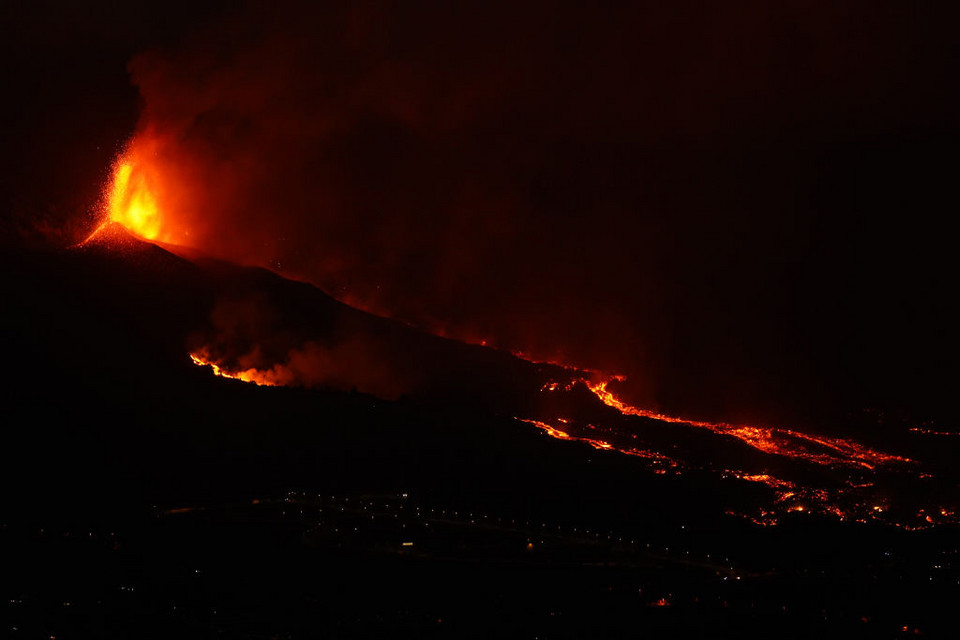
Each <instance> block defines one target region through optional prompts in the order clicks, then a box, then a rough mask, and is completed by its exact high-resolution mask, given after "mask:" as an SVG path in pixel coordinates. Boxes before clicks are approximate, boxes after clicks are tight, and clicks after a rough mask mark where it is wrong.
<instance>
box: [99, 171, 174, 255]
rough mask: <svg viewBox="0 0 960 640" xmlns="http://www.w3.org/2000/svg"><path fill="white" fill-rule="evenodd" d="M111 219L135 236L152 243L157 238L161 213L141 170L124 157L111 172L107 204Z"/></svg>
mask: <svg viewBox="0 0 960 640" xmlns="http://www.w3.org/2000/svg"><path fill="white" fill-rule="evenodd" d="M107 207H108V212H109V214H110V220H111V221H112V222H117V223H120V224H121V225H123V226H124V227H126V228H127V229H128V230H130V231H131V232H133V233H135V234H136V235H138V236H140V237H142V238H146V239H147V240H155V239H156V238H157V236H159V235H160V222H161V220H160V210H159V207H158V206H157V198H156V195H155V194H154V193H153V190H152V189H151V188H150V184H149V180H148V179H147V176H146V175H145V174H144V172H143V171H142V170H138V168H137V167H136V166H135V165H134V163H133V162H132V161H131V160H130V159H128V158H126V157H124V158H122V159H121V160H120V161H119V162H118V163H117V166H116V168H115V169H114V172H113V182H112V184H111V185H110V195H109V200H108V202H107Z"/></svg>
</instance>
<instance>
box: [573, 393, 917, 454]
mask: <svg viewBox="0 0 960 640" xmlns="http://www.w3.org/2000/svg"><path fill="white" fill-rule="evenodd" d="M617 379H618V378H612V379H611V380H605V381H603V382H597V383H594V382H590V381H588V380H581V382H583V384H585V385H586V386H587V388H588V389H590V391H592V392H593V394H594V395H596V396H597V397H598V398H599V399H600V401H601V402H603V403H604V404H605V405H607V406H609V407H613V408H614V409H616V410H617V411H619V412H620V413H622V414H624V415H631V416H640V417H643V418H651V419H653V420H659V421H660V422H670V423H676V424H685V425H689V426H691V427H699V428H702V429H709V430H710V431H712V432H714V433H718V434H721V435H726V436H731V437H734V438H737V439H738V440H741V441H743V442H745V443H746V444H748V445H750V446H751V447H753V448H754V449H757V450H758V451H762V452H764V453H768V454H772V455H779V456H786V457H790V458H798V459H801V460H805V461H807V462H813V463H816V464H820V465H834V464H844V465H860V466H863V467H866V468H867V469H873V468H874V467H875V466H877V465H881V464H889V463H909V462H913V461H912V460H910V459H909V458H903V457H901V456H895V455H890V454H886V453H881V452H879V451H875V450H873V449H870V448H869V447H865V446H863V445H861V444H858V443H856V442H853V441H852V440H844V439H843V438H828V437H823V436H812V435H808V434H805V433H800V432H799V431H791V430H789V429H781V428H773V427H751V426H746V425H733V424H728V423H725V422H705V421H702V420H689V419H686V418H677V417H673V416H667V415H664V414H662V413H657V412H654V411H648V410H646V409H639V408H637V407H633V406H631V405H629V404H627V403H625V402H623V401H622V400H620V399H619V398H617V397H616V396H615V395H614V394H613V393H612V392H611V391H610V390H608V389H607V385H608V384H609V383H610V382H611V381H612V380H617ZM621 379H622V378H621Z"/></svg>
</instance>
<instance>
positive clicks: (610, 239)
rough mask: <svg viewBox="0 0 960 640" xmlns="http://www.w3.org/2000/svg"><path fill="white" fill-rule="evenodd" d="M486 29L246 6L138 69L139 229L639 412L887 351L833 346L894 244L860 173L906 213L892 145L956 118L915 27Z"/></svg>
mask: <svg viewBox="0 0 960 640" xmlns="http://www.w3.org/2000/svg"><path fill="white" fill-rule="evenodd" d="M511 4H514V5H516V6H511V7H508V8H504V7H499V8H495V9H494V8H489V7H490V3H486V2H477V3H452V4H450V5H440V4H437V3H423V4H420V3H407V2H404V3H391V2H374V3H306V2H304V3H283V4H282V7H283V9H282V10H268V9H266V8H265V7H262V6H260V5H257V4H254V5H251V6H250V7H248V8H247V9H246V10H244V11H242V12H237V13H235V14H230V15H226V16H225V17H224V19H223V20H221V21H219V22H217V23H216V26H215V27H212V28H206V29H205V30H203V31H202V32H196V33H194V34H193V35H192V37H190V38H189V39H188V40H187V41H186V42H185V43H183V44H182V45H181V46H179V47H176V48H173V49H171V50H165V51H159V52H158V51H152V52H148V53H144V54H142V55H140V56H139V57H137V58H136V59H134V60H133V61H132V62H131V64H130V71H131V73H132V76H133V79H134V82H135V83H136V85H137V86H138V87H139V89H140V92H141V94H142V97H143V101H144V110H143V116H142V121H141V125H140V128H139V134H138V137H137V138H136V140H135V142H134V146H135V147H136V146H137V145H141V147H143V148H147V149H149V157H150V158H152V160H151V162H153V163H154V165H155V169H156V170H157V171H158V172H160V173H162V174H163V175H164V176H166V178H165V179H164V180H163V183H164V185H165V187H166V189H165V191H164V194H163V198H164V199H165V202H164V203H163V204H164V208H165V215H167V219H166V220H165V224H167V225H168V227H170V229H171V233H173V232H175V233H176V234H178V235H179V237H180V239H181V240H182V241H183V242H186V243H188V244H191V245H193V246H195V247H198V248H200V249H202V250H204V251H206V252H208V253H210V254H213V255H216V256H220V257H224V258H228V259H231V260H236V261H240V262H245V263H256V264H261V265H264V266H269V267H271V268H273V269H274V270H276V271H279V272H281V273H284V274H289V275H293V276H297V277H301V278H305V279H308V280H310V281H312V282H314V283H316V284H318V285H319V286H321V287H323V288H324V289H325V290H327V291H329V292H331V293H332V294H334V295H335V296H337V297H339V298H341V299H343V300H345V301H348V302H353V303H357V304H360V305H361V306H364V307H366V308H369V309H373V310H376V311H378V312H380V313H383V314H388V315H391V316H396V317H401V318H404V319H407V320H409V321H411V322H413V323H415V324H418V325H420V326H424V327H427V328H429V329H431V330H432V331H434V332H438V333H442V334H447V335H452V336H455V337H461V338H467V339H471V340H475V341H480V340H488V341H489V342H490V343H491V344H496V345H498V346H501V347H505V348H509V349H519V350H524V351H526V352H528V353H531V354H532V355H534V356H538V357H541V358H557V359H563V360H565V361H569V362H574V363H577V364H579V365H581V366H585V367H599V368H603V369H606V370H608V371H616V372H621V373H626V374H627V375H628V376H629V378H630V381H631V382H632V383H633V384H634V389H633V391H634V393H635V397H636V399H637V400H639V401H646V402H648V403H653V402H658V403H660V404H661V405H666V406H674V407H676V406H678V405H679V406H682V405H684V404H687V405H690V406H694V405H697V406H699V407H702V408H704V409H708V410H719V411H733V412H738V411H739V412H742V411H743V410H744V408H745V407H749V406H755V405H756V401H757V400H758V399H761V398H770V397H772V398H774V400H773V402H775V401H776V398H778V397H785V396H786V395H789V394H790V393H793V391H790V390H794V389H798V388H799V389H802V391H796V393H797V394H798V395H799V394H805V393H807V392H809V391H811V390H812V389H813V388H814V387H815V385H811V383H810V380H814V379H820V380H822V381H823V383H822V386H825V387H830V385H831V384H832V382H831V381H829V380H827V379H824V378H823V377H822V376H821V375H820V373H821V372H822V370H831V371H834V373H835V376H836V379H837V380H839V379H843V380H845V381H849V379H850V373H851V372H850V370H849V368H844V367H845V366H846V365H844V366H840V367H839V368H840V369H842V370H840V371H838V366H839V365H838V363H847V362H849V361H853V360H856V359H857V358H860V359H861V360H862V358H863V357H864V354H865V353H869V351H870V349H869V342H870V339H869V336H873V335H874V334H877V335H879V334H881V333H883V331H884V330H886V328H889V327H885V328H884V329H871V328H869V327H867V328H866V331H867V334H868V338H867V339H864V341H863V344H861V343H860V342H858V341H857V338H853V339H851V337H850V336H851V334H853V333H855V330H854V329H855V328H856V332H859V331H860V330H862V329H863V327H864V319H865V318H867V317H873V316H872V315H868V314H867V312H862V315H857V314H860V313H861V312H860V311H851V309H852V308H853V307H849V306H848V305H847V302H846V301H847V300H849V299H850V298H849V296H850V295H851V294H852V295H853V296H854V298H855V299H857V300H859V299H861V298H864V299H865V298H869V297H870V296H872V295H873V294H874V293H878V292H880V291H883V292H884V294H885V295H893V296H894V297H896V296H898V295H900V294H899V292H898V291H899V290H897V289H896V288H894V290H893V293H892V294H891V290H890V288H889V285H888V282H889V280H888V279H887V278H886V275H888V274H887V272H886V271H885V269H889V270H890V271H893V268H892V267H890V268H888V267H884V266H882V265H886V264H887V257H888V256H887V254H886V253H885V249H882V248H880V249H878V248H877V247H884V246H885V243H889V242H891V241H893V240H894V238H896V241H897V242H898V243H902V239H903V238H904V237H906V239H907V242H908V243H909V242H910V241H911V239H912V238H913V237H914V236H915V235H916V234H917V233H918V231H917V229H918V228H919V227H916V228H915V227H910V226H909V225H908V226H907V228H906V229H904V228H903V227H902V226H900V227H898V228H897V229H896V230H895V231H894V229H893V227H890V226H887V225H886V223H882V222H878V220H879V219H880V218H881V217H885V216H889V215H899V214H900V213H901V209H898V208H897V207H901V208H902V206H903V205H902V203H901V204H897V202H899V201H897V200H896V198H893V199H891V197H890V195H891V194H890V189H894V190H895V192H894V193H893V196H897V195H898V194H900V191H897V187H891V186H890V184H891V183H892V181H889V180H887V179H886V176H887V173H890V172H892V173H896V174H897V175H898V177H899V178H900V179H901V183H902V182H903V181H905V182H906V183H907V184H908V185H911V186H907V187H902V190H903V191H904V192H907V191H910V192H912V191H913V190H914V189H913V186H915V185H916V183H918V181H920V180H921V178H920V177H918V174H917V173H916V171H917V170H916V169H910V166H909V163H907V162H906V161H905V160H903V159H902V158H904V157H907V156H908V155H910V152H911V150H915V149H917V148H921V147H923V145H925V144H927V142H926V140H927V139H926V138H922V137H918V135H919V134H915V131H917V130H920V129H923V130H929V129H931V128H936V127H937V126H941V125H943V123H944V122H946V121H947V120H948V118H949V114H950V113H953V112H955V106H956V104H955V103H956V101H955V100H954V99H953V98H952V97H951V96H944V95H943V92H942V89H941V88H940V87H941V82H940V80H941V79H943V78H947V77H949V76H950V75H952V74H951V66H950V65H952V64H953V63H951V62H949V61H948V60H947V59H946V58H948V57H944V56H940V55H939V49H938V48H937V47H938V46H939V45H938V44H937V43H938V42H946V41H947V40H946V39H941V40H938V37H939V34H941V33H944V37H945V32H943V29H942V28H940V27H937V25H936V20H935V19H934V18H932V17H929V16H919V15H914V14H912V13H910V12H904V13H903V15H899V14H897V15H894V14H893V13H891V12H889V11H887V10H879V9H876V8H875V7H874V6H873V4H872V3H840V4H839V5H836V4H835V6H834V7H833V8H829V9H827V8H819V9H811V8H810V7H809V6H808V5H807V4H806V3H789V2H788V3H785V4H784V3H776V5H775V6H774V5H771V4H770V3H742V2H741V3H718V4H717V5H716V6H712V7H704V6H703V4H702V3H695V4H694V5H691V6H690V7H684V6H680V5H677V4H676V3H651V6H645V5H644V3H630V5H631V6H629V7H616V8H610V7H604V8H598V7H594V6H592V5H590V6H588V5H582V6H573V7H570V6H567V7H560V6H555V5H554V4H553V3H540V2H533V3H530V2H521V3H511ZM681 4H683V3H681ZM664 5H669V6H664ZM918 34H926V38H924V39H923V40H924V41H925V42H927V43H928V44H927V45H925V46H921V47H917V46H916V44H917V42H918V41H920V40H921V39H920V38H918ZM924 148H925V147H924ZM864 149H869V152H868V151H865V150H864ZM901 152H903V153H901ZM914 155H916V154H914ZM891 158H893V159H894V160H893V162H894V165H893V168H891V165H890V159H891ZM911 171H913V172H914V173H910V172H911ZM923 179H924V180H925V179H926V178H923ZM864 180H869V181H871V185H872V186H871V187H869V188H865V187H864V186H863V185H864V182H863V181H864ZM928 192H929V191H928ZM878 210H879V211H880V213H881V214H882V215H877V212H878ZM910 251H911V249H910V247H909V246H908V248H907V252H908V253H909V252H910ZM865 265H866V266H865ZM878 269H879V270H880V271H879V272H878ZM881 282H883V284H881ZM851 292H852V293H851ZM856 309H860V307H856ZM901 319H902V318H899V317H898V319H897V322H899V321H900V320H901ZM858 335H859V333H858ZM851 345H852V346H851ZM318 353H319V354H320V355H317V354H318ZM811 354H812V355H811ZM303 355H304V357H323V358H327V357H328V356H329V358H330V359H331V360H336V359H337V357H336V355H337V354H331V353H328V352H326V351H320V352H310V353H305V354H303ZM901 355H902V354H901ZM358 359H360V360H362V359H363V358H360V357H359V356H358ZM865 368H870V366H865ZM381 382H382V381H377V382H376V384H381Z"/></svg>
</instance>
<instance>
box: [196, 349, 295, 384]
mask: <svg viewBox="0 0 960 640" xmlns="http://www.w3.org/2000/svg"><path fill="white" fill-rule="evenodd" d="M190 360H192V361H193V364H195V365H197V366H199V367H210V369H211V370H212V371H213V374H214V375H217V376H220V377H221V378H230V379H232V380H241V381H243V382H250V383H252V384H255V385H259V386H261V387H277V386H280V384H281V383H279V382H276V381H274V380H271V379H270V377H269V376H268V375H266V374H265V373H264V372H262V371H259V370H257V369H247V370H245V371H236V372H231V371H226V370H225V369H223V368H222V367H221V366H220V365H218V364H217V363H216V362H213V361H212V360H210V359H209V358H207V357H206V356H204V355H202V354H197V353H191V354H190Z"/></svg>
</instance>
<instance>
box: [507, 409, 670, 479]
mask: <svg viewBox="0 0 960 640" xmlns="http://www.w3.org/2000/svg"><path fill="white" fill-rule="evenodd" d="M517 420H519V421H520V422H525V423H527V424H531V425H533V426H535V427H537V428H538V429H540V430H541V431H543V432H544V433H546V434H547V435H548V436H551V437H553V438H557V439H559V440H571V441H574V442H584V443H586V444H588V445H590V446H591V447H593V448H594V449H599V450H601V451H618V452H620V453H623V454H626V455H628V456H636V457H638V458H644V459H646V460H651V461H654V462H656V463H657V464H665V465H667V466H669V467H673V468H677V467H679V466H680V465H679V463H677V462H676V461H675V460H673V459H671V458H669V457H667V456H665V455H663V454H660V453H657V452H656V451H648V450H646V449H637V448H635V447H616V446H614V445H613V444H611V443H609V442H607V441H606V440H599V439H597V438H587V437H584V436H574V435H571V434H570V433H568V432H566V431H562V430H560V429H558V428H556V427H553V426H551V425H549V424H547V423H546V422H542V421H540V420H529V419H526V418H517ZM561 422H566V421H565V420H562V419H561ZM587 427H588V428H591V427H592V425H587Z"/></svg>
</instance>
